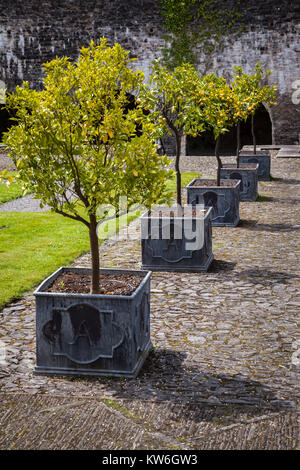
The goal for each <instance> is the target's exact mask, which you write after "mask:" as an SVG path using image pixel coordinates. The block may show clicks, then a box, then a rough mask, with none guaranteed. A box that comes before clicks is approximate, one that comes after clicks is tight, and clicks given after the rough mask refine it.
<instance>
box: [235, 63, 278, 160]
mask: <svg viewBox="0 0 300 470" xmlns="http://www.w3.org/2000/svg"><path fill="white" fill-rule="evenodd" d="M270 75H271V71H270V70H267V71H264V70H263V68H262V66H261V64H260V63H259V62H258V63H257V64H256V66H255V71H254V73H252V74H246V73H245V72H243V69H242V67H235V68H234V80H233V83H232V87H233V90H234V94H233V96H234V102H235V115H234V119H235V121H236V122H237V126H238V129H237V132H238V143H237V162H238V153H239V151H240V148H239V147H240V140H239V139H240V137H239V132H240V122H241V120H242V119H244V120H246V119H247V117H248V115H249V114H250V115H251V134H252V139H253V146H254V153H256V136H255V130H254V116H255V112H256V111H257V109H258V108H259V106H261V104H264V105H268V106H272V105H274V104H276V103H275V102H274V100H275V98H276V90H277V87H276V86H274V85H271V86H269V85H263V83H264V82H265V81H266V80H267V78H268V77H269V76H270Z"/></svg>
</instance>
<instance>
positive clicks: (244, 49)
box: [0, 0, 300, 144]
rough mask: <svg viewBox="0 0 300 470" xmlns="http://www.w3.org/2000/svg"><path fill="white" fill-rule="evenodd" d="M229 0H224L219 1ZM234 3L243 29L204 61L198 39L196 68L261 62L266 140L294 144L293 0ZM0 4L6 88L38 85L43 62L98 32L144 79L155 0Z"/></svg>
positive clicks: (156, 34)
mask: <svg viewBox="0 0 300 470" xmlns="http://www.w3.org/2000/svg"><path fill="white" fill-rule="evenodd" d="M235 3H236V2H235V1H234V0H229V1H227V2H226V5H230V4H235ZM245 4H246V5H247V7H244V5H245ZM240 8H241V10H242V12H243V14H244V22H245V24H246V29H245V31H244V32H243V33H241V34H240V35H239V36H238V37H233V38H227V39H226V40H225V39H224V49H223V50H222V51H218V52H216V53H215V54H214V55H213V57H212V60H211V61H210V62H209V61H207V58H206V57H205V56H204V55H203V54H202V52H201V45H199V49H198V67H199V70H201V71H206V72H208V71H211V70H214V71H216V72H218V73H222V74H226V75H227V76H228V78H230V71H231V70H232V68H233V66H234V65H242V66H243V67H244V68H245V70H246V71H251V70H252V69H253V67H254V65H255V63H256V62H257V61H261V62H262V63H263V65H264V66H265V67H266V68H269V69H271V70H272V71H273V73H272V75H271V78H270V82H271V83H274V84H277V85H278V87H279V97H278V100H277V101H278V105H277V106H276V107H273V108H272V109H271V110H270V116H271V120H272V123H273V141H274V143H290V144H292V143H295V142H297V141H298V140H299V133H300V107H299V105H297V104H294V103H293V102H292V94H293V92H294V91H295V90H294V89H293V84H295V82H296V80H300V67H299V65H300V59H299V57H300V4H299V2H298V1H297V2H296V1H295V2H290V1H286V0H283V1H282V0H281V1H279V0H272V1H271V0H248V1H247V2H241V7H240ZM0 9H1V10H0V11H1V15H0V80H2V81H4V82H5V84H6V86H7V89H8V90H9V91H11V90H13V89H14V87H15V86H16V85H17V84H20V83H21V82H22V81H23V80H28V81H29V82H30V83H31V85H32V86H33V87H35V88H40V87H41V80H42V64H43V63H44V62H46V61H49V60H51V59H53V58H55V57H56V56H61V55H67V56H69V57H72V58H73V59H76V57H77V56H78V52H79V48H80V46H82V45H87V44H88V43H89V41H90V40H91V39H94V40H96V39H98V38H99V37H101V36H105V37H107V38H108V39H109V41H111V42H119V43H121V44H122V45H123V46H124V47H125V48H127V49H129V50H130V51H131V53H132V56H134V57H136V58H137V61H136V67H137V68H141V69H143V70H144V72H145V75H146V78H147V77H148V76H149V68H150V64H151V62H152V60H153V59H154V58H155V57H159V56H160V51H161V48H162V46H163V44H164V41H163V38H162V36H163V27H162V19H161V16H160V15H159V8H158V3H157V1H155V0H135V1H133V0H123V1H116V0H110V1H107V0H69V1H66V0H46V1H42V2H41V1H38V0H10V1H9V2H8V1H7V0H0ZM299 85H300V82H299ZM295 86H296V85H295Z"/></svg>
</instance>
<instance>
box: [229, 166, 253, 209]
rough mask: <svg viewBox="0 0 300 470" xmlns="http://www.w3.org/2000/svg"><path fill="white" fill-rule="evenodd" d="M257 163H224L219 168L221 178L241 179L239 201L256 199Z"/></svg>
mask: <svg viewBox="0 0 300 470" xmlns="http://www.w3.org/2000/svg"><path fill="white" fill-rule="evenodd" d="M257 170H258V164H255V163H248V164H246V163H245V164H240V165H239V168H238V167H237V165H236V164H235V163H226V164H224V165H223V168H221V178H222V179H232V180H241V185H240V201H256V199H257V196H258V190H257V186H258V174H257Z"/></svg>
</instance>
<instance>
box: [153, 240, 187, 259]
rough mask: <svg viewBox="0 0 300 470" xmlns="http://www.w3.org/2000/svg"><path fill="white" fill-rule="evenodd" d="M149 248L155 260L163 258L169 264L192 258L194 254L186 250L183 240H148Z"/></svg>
mask: <svg viewBox="0 0 300 470" xmlns="http://www.w3.org/2000/svg"><path fill="white" fill-rule="evenodd" d="M147 245H148V248H149V249H150V250H151V252H152V256H153V258H161V259H163V260H164V261H166V262H167V263H179V261H181V260H182V259H188V258H192V256H193V252H192V251H191V250H186V249H185V243H182V239H180V240H175V239H174V238H171V239H170V240H157V241H156V240H151V239H148V240H147Z"/></svg>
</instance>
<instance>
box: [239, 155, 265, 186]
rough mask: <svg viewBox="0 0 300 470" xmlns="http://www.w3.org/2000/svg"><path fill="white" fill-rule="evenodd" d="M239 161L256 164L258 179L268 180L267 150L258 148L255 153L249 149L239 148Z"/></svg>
mask: <svg viewBox="0 0 300 470" xmlns="http://www.w3.org/2000/svg"><path fill="white" fill-rule="evenodd" d="M240 163H241V164H242V163H247V164H248V163H255V164H258V170H257V176H258V181H270V172H271V154H270V152H269V151H268V150H258V151H257V152H256V153H254V152H252V151H251V150H241V152H240Z"/></svg>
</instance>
